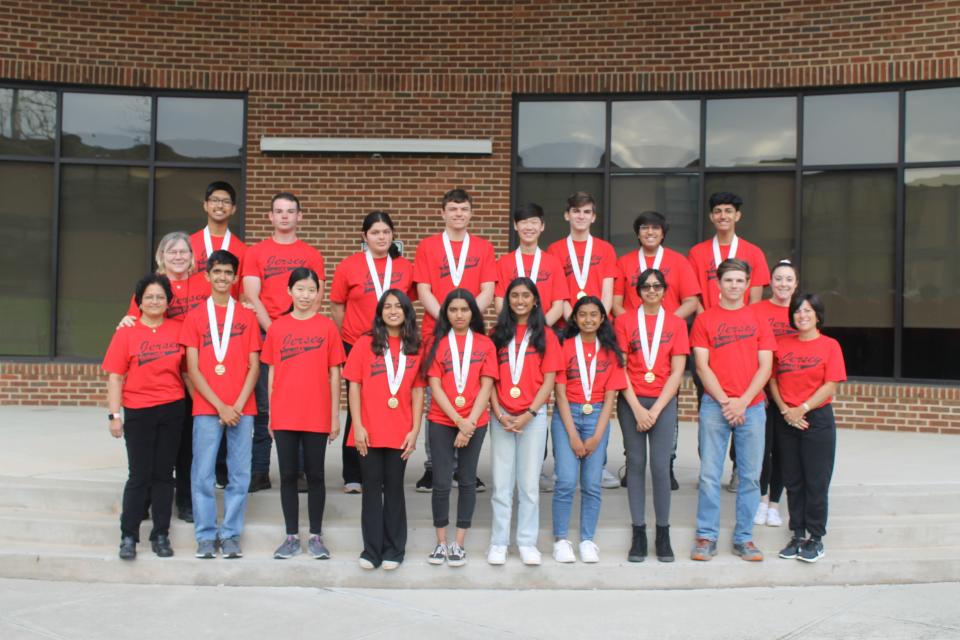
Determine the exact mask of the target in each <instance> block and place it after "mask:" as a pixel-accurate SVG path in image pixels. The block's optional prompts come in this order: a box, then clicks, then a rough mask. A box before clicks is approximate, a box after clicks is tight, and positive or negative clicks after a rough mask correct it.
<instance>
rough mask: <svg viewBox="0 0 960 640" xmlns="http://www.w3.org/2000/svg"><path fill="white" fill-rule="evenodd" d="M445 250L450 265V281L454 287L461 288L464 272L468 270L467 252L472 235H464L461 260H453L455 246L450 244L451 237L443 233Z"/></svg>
mask: <svg viewBox="0 0 960 640" xmlns="http://www.w3.org/2000/svg"><path fill="white" fill-rule="evenodd" d="M443 250H444V252H445V253H446V254H447V264H448V265H450V280H452V281H453V286H454V287H459V286H460V281H461V280H462V279H463V271H464V269H466V268H467V252H468V251H469V250H470V234H469V233H464V234H463V245H462V246H461V247H460V259H459V260H456V261H455V260H454V259H453V245H451V244H450V236H449V235H447V232H446V231H444V232H443Z"/></svg>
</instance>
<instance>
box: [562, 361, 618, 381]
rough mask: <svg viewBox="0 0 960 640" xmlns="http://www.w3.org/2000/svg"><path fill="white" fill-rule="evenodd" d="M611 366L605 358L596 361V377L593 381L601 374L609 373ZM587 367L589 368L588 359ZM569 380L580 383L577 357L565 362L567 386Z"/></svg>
mask: <svg viewBox="0 0 960 640" xmlns="http://www.w3.org/2000/svg"><path fill="white" fill-rule="evenodd" d="M612 364H613V363H612V362H611V361H610V360H609V359H607V358H600V359H599V360H597V377H596V378H595V379H594V380H597V379H599V378H600V375H601V374H604V373H606V372H607V371H609V370H610V367H611V365H612ZM587 366H588V367H589V366H590V359H589V358H588V359H587ZM571 380H575V381H577V382H579V381H580V366H579V365H578V364H577V356H571V358H570V359H569V360H567V384H570V381H571Z"/></svg>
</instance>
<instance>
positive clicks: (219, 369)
mask: <svg viewBox="0 0 960 640" xmlns="http://www.w3.org/2000/svg"><path fill="white" fill-rule="evenodd" d="M213 372H214V373H215V374H217V375H218V376H222V375H223V374H225V373H226V372H227V368H226V367H225V366H223V364H222V363H221V364H218V365H217V366H215V367H214V368H213Z"/></svg>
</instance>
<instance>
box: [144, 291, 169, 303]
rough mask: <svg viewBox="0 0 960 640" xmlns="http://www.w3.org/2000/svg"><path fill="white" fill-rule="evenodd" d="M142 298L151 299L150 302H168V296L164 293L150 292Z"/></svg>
mask: <svg viewBox="0 0 960 640" xmlns="http://www.w3.org/2000/svg"><path fill="white" fill-rule="evenodd" d="M141 299H142V300H149V301H150V302H166V301H167V296H165V295H163V294H162V293H155V294H150V295H148V296H143V298H141Z"/></svg>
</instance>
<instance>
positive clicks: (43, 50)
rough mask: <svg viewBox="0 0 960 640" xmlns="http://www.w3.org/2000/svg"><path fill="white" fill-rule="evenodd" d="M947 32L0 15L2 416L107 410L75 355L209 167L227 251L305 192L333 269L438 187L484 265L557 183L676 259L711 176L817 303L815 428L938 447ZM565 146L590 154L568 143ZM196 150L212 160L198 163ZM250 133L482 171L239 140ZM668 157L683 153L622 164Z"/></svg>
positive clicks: (771, 11)
mask: <svg viewBox="0 0 960 640" xmlns="http://www.w3.org/2000/svg"><path fill="white" fill-rule="evenodd" d="M958 25H960V3H957V2H949V1H948V2H894V1H869V2H868V1H865V2H844V3H836V2H824V1H806V2H791V1H782V0H778V1H766V2H691V1H685V0H680V1H676V0H674V1H672V2H661V1H657V2H620V1H610V2H576V1H572V2H564V3H554V2H542V1H532V0H529V1H523V0H509V1H508V0H503V1H498V0H492V1H482V2H481V1H460V2H406V1H399V2H390V1H383V0H381V1H359V2H353V3H332V2H307V1H303V2H275V1H269V0H256V1H254V0H221V1H216V0H176V1H173V0H171V1H170V2H132V1H130V0H113V1H103V2H99V1H95V0H90V1H80V0H73V1H69V0H68V1H57V2H53V1H47V0H37V1H35V2H31V3H24V2H12V1H9V0H0V32H2V33H3V34H4V37H3V38H2V39H0V194H2V195H0V230H2V232H3V235H4V237H5V238H7V239H8V243H9V244H10V245H11V246H12V247H13V248H14V250H12V251H10V252H9V254H8V255H7V256H6V257H0V297H2V300H3V306H4V308H5V311H6V313H4V314H3V316H4V318H3V319H2V320H0V357H2V361H0V402H2V403H21V404H99V403H101V402H102V399H103V395H104V385H103V381H102V376H101V374H100V372H99V368H98V364H97V361H96V358H95V355H96V353H98V352H100V350H102V348H103V345H105V344H106V340H107V338H108V337H109V332H110V329H111V327H112V326H113V325H112V324H110V320H111V319H115V318H118V317H119V315H121V313H122V311H123V308H124V307H125V301H126V300H128V299H129V288H130V285H129V284H127V283H132V282H133V281H134V280H135V279H136V277H137V276H138V275H139V274H140V273H142V272H143V271H145V270H147V269H148V268H149V267H150V264H149V263H150V256H151V255H152V248H151V247H152V246H153V243H154V242H155V240H156V239H158V238H159V234H161V233H163V232H165V231H168V230H170V229H171V228H178V227H182V226H189V230H191V231H192V230H194V229H196V228H199V227H200V226H202V223H203V213H202V210H201V209H200V201H201V199H202V195H203V194H202V190H203V186H204V185H205V184H206V183H207V182H208V181H209V180H211V179H214V178H215V177H216V176H218V175H223V176H225V177H227V178H228V179H230V180H231V181H233V182H235V183H236V184H238V185H242V188H241V190H242V192H243V194H244V196H243V198H242V208H241V215H239V216H238V218H241V219H240V220H238V221H237V222H238V223H239V224H238V228H242V229H243V231H244V232H245V236H246V238H247V239H248V240H254V241H255V240H258V239H260V238H262V237H264V236H265V235H266V234H267V233H268V229H269V224H268V222H267V219H266V212H267V209H268V206H269V202H270V196H271V195H272V194H273V193H275V192H276V191H278V190H291V191H294V192H295V193H297V194H298V195H300V197H301V199H302V202H303V207H304V212H305V222H304V225H303V233H302V235H303V237H304V238H305V239H306V240H307V241H309V242H311V243H314V244H315V245H317V246H318V247H319V248H320V249H321V251H322V252H323V254H324V256H325V257H326V259H327V261H328V273H327V277H328V278H330V277H332V273H333V271H332V268H333V265H335V264H336V263H337V262H338V261H339V260H341V259H342V258H344V257H346V256H347V255H349V254H350V253H352V252H354V251H356V250H357V247H358V242H359V238H358V232H359V224H360V220H361V218H362V216H363V215H364V214H365V213H366V212H368V211H370V210H372V209H384V210H387V211H389V212H391V214H393V215H394V219H395V220H396V221H397V222H398V231H399V238H400V239H402V240H403V241H404V242H405V252H407V253H408V255H412V254H413V250H415V248H416V243H417V240H418V238H420V237H422V236H424V235H426V234H428V233H432V232H435V231H436V230H437V229H438V228H439V216H438V201H439V197H440V195H441V194H442V193H443V192H445V191H446V190H448V189H450V188H452V187H454V186H462V187H465V188H466V189H468V190H469V191H471V193H472V194H473V195H474V197H475V218H474V222H473V223H472V227H473V228H472V231H474V232H476V233H478V234H480V235H483V236H485V237H487V238H488V239H490V240H491V241H492V242H493V243H494V245H495V247H496V248H497V250H498V252H502V251H506V250H507V249H508V248H509V247H510V243H511V236H510V225H509V222H508V213H509V211H510V209H511V207H512V206H513V205H515V204H516V203H517V202H520V201H522V200H527V199H538V200H540V203H541V204H542V205H544V207H545V208H546V209H547V210H548V212H549V215H550V216H551V217H550V218H549V219H548V225H551V226H550V229H551V231H552V232H553V233H557V228H558V226H559V224H562V217H560V214H561V210H560V208H561V207H560V205H559V203H560V202H562V200H563V197H564V196H565V195H566V193H567V192H568V191H569V190H571V188H572V187H577V188H588V187H589V188H591V189H592V190H595V191H597V192H598V195H599V199H600V201H601V209H602V210H603V212H604V220H603V222H602V224H601V225H598V234H599V235H603V236H604V237H607V238H610V239H611V240H612V241H615V244H617V246H618V249H620V250H621V252H622V251H624V250H626V247H628V246H630V243H629V238H627V239H626V240H624V238H623V232H624V231H625V230H626V231H627V235H628V236H629V224H627V223H625V222H624V221H625V220H628V219H632V215H634V214H635V213H636V212H637V211H639V210H641V209H647V208H660V209H661V210H665V213H667V214H668V218H669V219H670V220H671V221H672V223H673V225H674V230H673V231H672V232H671V234H672V237H671V238H670V239H668V244H671V246H675V248H678V249H683V250H685V249H686V248H687V246H689V244H690V243H692V242H693V241H695V240H697V239H699V238H702V237H704V234H705V230H704V229H703V220H704V216H703V206H704V205H703V201H704V194H708V192H709V191H710V190H716V188H715V187H730V190H740V191H743V192H746V193H745V194H744V195H745V199H746V205H745V207H744V211H745V218H746V219H747V220H748V222H747V223H746V224H745V228H744V231H743V233H744V235H745V236H747V237H750V239H751V240H754V241H756V242H757V243H758V244H760V245H761V246H762V247H764V249H766V250H767V252H768V258H772V257H777V256H778V255H783V254H787V255H793V256H794V257H795V258H797V259H798V260H799V261H800V263H801V265H802V270H803V272H802V279H803V281H804V282H805V283H806V284H807V286H808V287H809V288H815V289H817V290H821V291H827V290H829V291H832V292H834V294H833V298H830V299H829V300H828V309H830V308H836V309H837V310H838V311H837V313H836V314H835V315H836V317H837V318H838V319H839V321H840V322H839V324H838V325H837V330H838V331H839V334H840V337H841V340H842V341H843V342H844V345H845V351H847V359H848V366H849V368H850V371H851V374H853V375H854V376H855V377H856V380H855V381H854V382H851V383H848V384H846V385H844V386H843V387H842V391H841V394H840V396H839V397H838V399H837V400H838V401H837V408H838V420H839V422H840V423H841V424H842V425H843V426H847V427H855V428H878V429H903V430H930V431H943V432H947V431H950V432H957V433H960V387H958V385H957V383H958V379H960V374H958V373H957V372H958V369H957V365H956V364H954V363H953V362H952V359H953V358H955V355H950V354H951V350H952V353H953V354H956V353H957V352H958V351H957V348H958V345H960V281H958V278H960V275H958V274H960V264H958V263H957V257H956V254H958V253H960V232H958V222H957V217H956V211H957V203H958V202H960V197H958V185H960V142H957V141H958V140H960V126H958V125H957V124H956V117H955V114H956V113H957V107H958V106H960V98H958V91H960V90H958V87H960V53H958V52H960V27H958ZM218 100H219V101H221V102H216V101H218ZM758 100H775V101H776V100H779V101H777V102H766V103H761V102H756V101H758ZM31 101H32V102H31ZM191 101H192V102H191ZM211 101H213V102H211ZM724 101H726V102H724ZM735 101H741V102H735ZM628 103H629V104H628ZM28 104H33V105H34V106H33V107H32V112H31V113H32V114H33V116H34V119H33V120H32V121H29V122H28V121H27V116H28V115H30V114H29V113H27V112H26V111H24V109H25V106H26V105H28ZM38 105H39V106H38ZM544 105H552V106H550V107H544ZM765 105H767V106H769V105H773V106H775V107H776V108H775V109H767V108H766V107H765ZM194 107H195V108H194ZM725 107H726V109H725ZM757 107H759V108H760V109H759V111H757V113H760V114H761V117H760V119H759V120H757V121H756V122H757V123H758V124H757V131H759V132H760V133H756V136H758V137H759V138H762V139H758V140H752V136H754V135H755V132H754V131H753V130H752V129H751V127H750V126H745V125H744V121H743V118H744V114H751V113H754V111H752V109H754V108H757ZM781 108H782V109H784V110H783V111H778V109H781ZM631 110H634V111H636V112H637V113H639V114H640V115H639V116H637V118H639V119H636V118H635V119H634V120H631V119H630V118H628V117H626V115H624V114H627V115H629V113H628V112H631V113H632V112H633V111H631ZM588 112H589V113H588ZM667 112H669V113H671V114H675V113H681V112H682V113H687V114H688V116H689V117H687V119H686V120H685V121H684V122H686V124H680V125H677V126H679V129H678V130H677V131H676V132H673V131H672V130H669V129H668V134H667V135H664V134H663V129H662V127H661V128H660V130H659V133H657V132H656V131H655V132H654V133H653V134H651V135H652V138H650V139H647V138H645V137H644V136H645V135H646V134H643V132H642V131H640V130H642V129H643V122H645V121H651V120H644V118H648V117H660V116H662V115H663V114H664V113H667ZM25 113H26V114H27V115H24V114H25ZM590 113H595V114H598V115H596V116H593V115H590ZM725 113H726V114H727V115H726V116H725V115H724V114H725ZM775 113H781V114H786V115H784V116H783V118H784V120H783V122H787V125H786V126H785V127H783V126H782V123H781V124H780V125H777V124H776V123H775V122H773V120H776V117H775V116H774V115H771V114H775ZM197 114H200V115H197ZM585 114H586V115H585ZM658 114H660V115H658ZM690 114H692V115H690ZM731 114H732V115H731ZM817 114H819V115H817ZM944 114H951V116H950V117H949V118H947V117H946V116H944ZM221 116H222V117H221ZM671 117H673V116H672V115H671ZM777 117H778V116H777ZM191 118H197V119H196V121H194V120H191ZM551 118H555V120H551ZM591 118H592V120H591ZM618 118H620V120H619V121H618ZM768 118H771V119H772V120H771V122H772V123H773V124H770V123H768V122H767V120H766V119H768ZM525 119H526V120H525ZM791 119H792V120H791ZM525 122H526V123H527V124H525ZM631 122H633V123H635V124H631ZM638 122H639V123H640V124H636V123H638ZM663 122H666V121H663ZM675 122H679V121H675ZM951 122H952V124H951ZM230 123H233V124H230ZM571 123H573V124H571ZM791 123H793V124H791ZM768 124H769V125H770V126H769V127H768V128H767V129H765V128H764V127H767V125H768ZM747 125H750V121H749V120H748V121H747ZM774 125H776V126H774ZM670 126H674V125H670ZM231 127H233V128H232V129H231ZM631 127H633V129H631ZM777 127H781V129H777ZM871 127H874V129H871ZM931 128H932V132H931V131H930V129H931ZM114 129H115V130H114ZM584 131H586V132H587V133H588V134H589V131H594V132H595V133H596V137H595V139H592V140H591V139H590V135H587V134H585V135H584V136H580V137H578V138H577V140H576V141H575V142H572V141H571V139H569V136H568V134H569V133H570V132H577V133H578V135H579V133H582V132H584ZM637 131H640V133H637ZM764 131H767V132H768V133H769V132H773V133H769V135H768V133H763V132H764ZM191 132H194V133H195V134H196V135H197V136H199V137H200V138H203V139H204V140H206V141H207V142H208V143H209V142H210V141H211V140H213V141H214V142H217V144H219V145H221V146H218V147H217V149H219V151H215V152H201V151H196V145H193V146H191V144H190V140H189V136H190V134H191ZM214 132H216V133H214ZM784 132H786V133H785V137H784V136H783V135H780V134H781V133H784ZM851 132H852V133H851ZM208 133H209V137H207V138H204V136H205V135H207V134H208ZM848 133H849V134H850V135H853V136H854V138H853V143H847V142H845V141H844V140H843V136H844V135H846V134H848ZM635 134H636V135H635ZM658 136H659V137H658ZM725 136H728V137H729V136H733V140H734V143H733V147H734V149H735V150H736V152H735V153H734V154H733V155H732V156H731V159H730V160H729V161H725V160H724V158H723V156H724V153H727V155H730V154H729V153H728V151H729V145H728V146H727V147H724V144H725V142H724V140H725V139H726V138H725ZM764 136H766V137H764ZM270 137H296V138H415V139H459V140H483V141H489V142H490V143H492V153H490V154H480V155H462V154H412V153H380V154H373V153H293V152H279V153H268V152H263V151H261V140H262V139H263V138H270ZM121 138H123V139H121ZM664 139H666V140H664ZM790 139H792V143H791V142H790ZM124 140H126V142H124ZM585 140H586V142H584V141H585ZM684 140H689V141H690V142H689V145H687V146H688V147H689V149H687V150H688V151H690V154H688V156H684V155H683V154H682V153H681V154H680V156H678V157H677V158H678V159H675V160H669V161H667V160H664V161H663V162H662V163H659V162H657V161H654V162H653V163H652V164H651V163H650V162H649V161H647V160H644V153H650V152H653V151H658V150H659V151H658V152H662V153H660V155H659V156H658V157H660V158H666V157H667V156H668V155H669V154H668V153H667V150H666V148H665V147H664V146H663V145H664V144H666V143H669V145H668V146H670V152H671V153H672V152H673V151H676V150H677V149H676V148H674V147H678V148H681V150H682V147H684V143H683V141H684ZM131 141H132V142H131ZM231 141H232V144H233V146H232V148H231ZM237 141H239V142H237ZM741 141H743V142H744V144H743V145H742V148H741V145H740V142H741ZM771 141H772V143H773V144H772V147H770V145H769V144H768V143H770V142H771ZM931 141H932V142H931ZM753 142H756V144H755V145H753ZM546 144H556V145H559V146H556V147H544V146H542V145H546ZM571 145H574V146H571ZM576 145H581V146H576ZM583 145H586V146H587V147H590V145H593V147H594V148H595V149H596V150H597V154H595V155H594V156H591V155H590V153H586V154H583V153H580V152H581V151H583V148H582V146H583ZM631 145H632V146H631ZM658 145H659V146H658ZM751 145H753V146H751ZM207 147H208V149H209V147H210V145H209V144H207ZM768 147H770V148H772V151H771V153H772V155H771V153H766V152H764V151H758V152H757V153H755V154H754V155H752V156H751V155H750V150H751V149H757V150H763V149H767V148H768ZM550 149H554V151H555V153H552V152H551V151H550ZM725 149H726V151H725ZM744 149H745V150H746V151H743V150H744ZM638 150H639V151H638ZM644 150H646V151H644ZM651 150H652V151H651ZM768 150H769V149H768ZM588 151H589V149H588ZM741 151H743V153H741ZM527 152H529V153H527ZM848 152H849V153H848ZM744 154H745V155H744ZM791 154H792V155H791ZM831 154H833V155H831ZM712 157H713V158H714V159H715V160H716V161H714V160H712V159H711V158H712ZM554 161H555V162H554ZM951 163H952V165H951ZM661 164H662V166H661ZM837 193H842V194H846V195H845V196H844V198H846V200H844V199H843V198H838V196H837ZM647 196H649V200H650V201H649V202H647V201H645V198H646V197H647ZM131 203H133V204H131ZM951 214H952V216H951ZM844 216H845V217H844ZM825 225H826V226H825ZM814 230H817V231H816V232H815V231H814ZM601 231H602V233H601ZM11 240H12V242H10V241H11ZM672 242H673V243H674V244H672ZM863 243H867V244H869V245H870V247H869V248H865V247H864V246H863ZM684 245H686V246H684ZM131 247H132V248H131ZM818 247H819V248H818ZM4 253H7V252H6V251H5V252H4ZM839 255H845V256H848V260H847V261H848V262H849V263H850V264H843V265H840V264H839V263H838V262H837V256H839ZM878 274H879V275H878ZM814 285H816V286H814ZM828 298H829V296H828ZM831 303H833V306H830V305H831ZM829 323H830V317H829V316H828V325H829ZM828 333H829V331H828ZM848 345H849V349H850V350H847V347H848ZM917 354H920V356H918V355H917ZM918 358H919V359H918ZM683 393H684V396H683V397H684V400H685V402H684V410H685V414H686V416H685V417H687V418H690V417H692V415H693V414H692V406H693V404H692V392H691V389H690V388H685V389H684V392H683Z"/></svg>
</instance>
